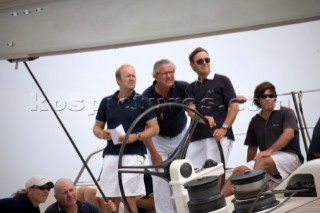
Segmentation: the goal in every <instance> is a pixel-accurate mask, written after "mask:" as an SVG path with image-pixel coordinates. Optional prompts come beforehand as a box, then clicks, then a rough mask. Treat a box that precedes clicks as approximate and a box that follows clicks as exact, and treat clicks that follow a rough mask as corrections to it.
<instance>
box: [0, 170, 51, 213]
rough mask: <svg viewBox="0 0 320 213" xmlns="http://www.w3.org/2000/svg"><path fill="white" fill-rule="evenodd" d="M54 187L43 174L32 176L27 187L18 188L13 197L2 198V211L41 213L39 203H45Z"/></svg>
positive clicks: (0, 208) (0, 204)
mask: <svg viewBox="0 0 320 213" xmlns="http://www.w3.org/2000/svg"><path fill="white" fill-rule="evenodd" d="M52 188H53V182H51V181H49V180H47V179H46V178H45V177H43V176H41V175H35V176H33V177H31V178H30V179H29V180H28V181H27V182H26V184H25V189H22V190H18V191H17V192H15V193H14V194H13V197H12V198H5V199H1V200H0V212H1V213H40V209H39V204H40V203H44V202H45V201H46V200H47V198H48V195H49V191H50V189H52Z"/></svg>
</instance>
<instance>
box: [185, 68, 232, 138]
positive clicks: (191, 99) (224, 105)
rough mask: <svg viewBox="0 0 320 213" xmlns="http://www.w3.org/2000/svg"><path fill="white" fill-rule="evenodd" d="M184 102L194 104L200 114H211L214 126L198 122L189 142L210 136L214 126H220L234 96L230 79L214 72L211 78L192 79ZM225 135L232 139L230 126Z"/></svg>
mask: <svg viewBox="0 0 320 213" xmlns="http://www.w3.org/2000/svg"><path fill="white" fill-rule="evenodd" d="M186 98H187V99H186V101H185V104H187V105H188V104H195V105H196V109H197V111H198V112H200V113H201V114H202V115H204V116H206V115H208V116H213V118H214V121H215V123H216V126H215V127H214V128H213V130H211V129H210V127H209V126H208V125H204V124H200V123H198V124H197V126H196V128H195V131H194V133H193V135H192V137H191V142H192V141H196V140H202V139H205V138H211V137H212V133H213V131H214V130H215V129H216V128H221V127H222V124H223V122H224V120H225V118H226V117H227V113H228V108H229V103H231V100H233V99H235V98H236V93H235V91H234V89H233V86H232V83H231V81H230V79H229V78H228V77H226V76H224V75H219V74H215V75H214V77H213V78H212V79H209V78H206V79H204V80H203V82H200V81H198V80H197V81H194V82H192V83H190V84H189V86H188V87H187V90H186ZM226 136H227V137H228V139H232V140H234V135H233V131H232V128H229V129H228V131H227V134H226Z"/></svg>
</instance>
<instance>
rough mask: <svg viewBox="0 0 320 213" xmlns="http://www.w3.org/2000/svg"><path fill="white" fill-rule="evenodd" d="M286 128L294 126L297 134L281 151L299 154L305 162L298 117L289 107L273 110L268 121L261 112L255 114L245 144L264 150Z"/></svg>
mask: <svg viewBox="0 0 320 213" xmlns="http://www.w3.org/2000/svg"><path fill="white" fill-rule="evenodd" d="M286 128H293V129H294V130H295V135H294V138H293V139H292V140H291V141H290V143H289V144H288V145H287V146H285V147H283V148H282V149H281V150H280V151H283V152H291V153H295V154H297V155H298V156H299V159H300V161H301V163H303V160H304V158H303V156H302V154H301V151H300V144H299V129H298V124H297V119H296V116H295V114H294V111H293V110H292V109H290V108H287V107H281V108H280V110H273V111H272V113H271V114H270V116H269V119H268V120H267V121H266V120H265V119H264V118H262V117H261V115H260V113H259V114H257V115H255V116H254V117H253V118H252V119H251V121H250V123H249V127H248V131H247V136H246V139H245V142H244V144H245V145H248V146H255V147H259V150H260V151H264V150H266V149H268V148H269V147H271V146H272V144H274V143H275V141H276V140H278V138H279V137H280V135H281V134H282V133H283V130H284V129H286Z"/></svg>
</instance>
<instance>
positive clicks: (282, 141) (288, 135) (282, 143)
mask: <svg viewBox="0 0 320 213" xmlns="http://www.w3.org/2000/svg"><path fill="white" fill-rule="evenodd" d="M293 137H294V129H291V128H287V129H285V130H284V131H283V133H282V134H281V135H280V137H279V138H278V139H277V140H276V142H275V143H274V144H273V145H272V146H271V147H269V148H268V149H269V150H270V151H272V152H276V151H279V150H281V149H283V148H284V147H286V146H287V145H288V144H289V143H290V141H291V140H292V139H293Z"/></svg>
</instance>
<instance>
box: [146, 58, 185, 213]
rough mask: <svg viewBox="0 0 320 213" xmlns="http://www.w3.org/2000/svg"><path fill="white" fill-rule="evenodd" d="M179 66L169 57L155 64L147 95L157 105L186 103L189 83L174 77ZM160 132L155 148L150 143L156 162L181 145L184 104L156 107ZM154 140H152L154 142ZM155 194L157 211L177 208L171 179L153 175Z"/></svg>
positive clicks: (166, 212)
mask: <svg viewBox="0 0 320 213" xmlns="http://www.w3.org/2000/svg"><path fill="white" fill-rule="evenodd" d="M175 70H176V67H175V65H174V64H173V63H172V62H171V61H169V60H167V59H162V60H159V61H157V62H156V63H155V64H154V66H153V72H152V75H153V78H154V79H155V80H154V82H153V84H152V85H151V86H150V87H148V88H147V89H146V90H145V91H144V92H143V95H144V96H146V97H149V99H150V100H151V102H152V104H153V105H158V104H161V103H167V102H175V103H182V102H183V100H184V99H185V90H186V88H187V85H188V83H187V82H184V81H176V80H175V78H174V73H175ZM155 111H156V114H157V119H158V123H159V126H160V133H159V135H157V136H154V137H153V138H152V142H153V145H154V147H155V148H152V147H150V146H149V147H148V150H149V154H150V158H151V161H152V164H153V165H156V164H160V163H161V162H162V161H164V160H166V159H167V158H168V157H169V155H170V154H171V153H172V152H173V151H174V150H175V149H176V148H177V146H178V145H179V143H180V141H181V139H182V137H183V136H184V134H185V132H186V123H187V116H186V113H185V110H184V109H183V108H180V107H170V108H169V107H166V108H161V107H160V108H157V109H156V110H155ZM152 142H151V143H150V142H149V143H148V144H150V145H151V146H152ZM152 180H153V194H154V200H155V206H156V211H157V213H159V212H160V213H171V212H174V209H173V205H172V201H171V190H170V186H169V184H168V182H167V181H165V180H163V179H162V178H159V177H156V176H153V177H152Z"/></svg>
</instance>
